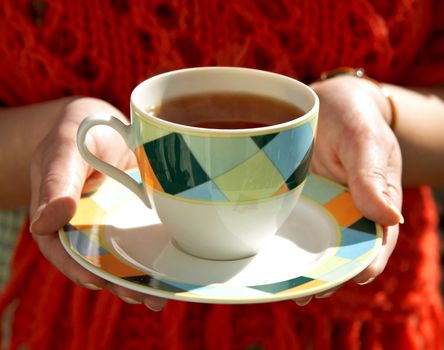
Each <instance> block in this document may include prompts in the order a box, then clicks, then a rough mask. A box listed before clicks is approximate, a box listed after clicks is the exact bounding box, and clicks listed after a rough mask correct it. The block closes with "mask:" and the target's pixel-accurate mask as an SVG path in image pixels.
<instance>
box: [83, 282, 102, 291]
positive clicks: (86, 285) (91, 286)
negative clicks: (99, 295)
mask: <svg viewBox="0 0 444 350" xmlns="http://www.w3.org/2000/svg"><path fill="white" fill-rule="evenodd" d="M81 285H82V286H83V287H85V288H88V289H91V290H101V289H102V288H101V287H99V286H96V285H95V284H92V283H81Z"/></svg>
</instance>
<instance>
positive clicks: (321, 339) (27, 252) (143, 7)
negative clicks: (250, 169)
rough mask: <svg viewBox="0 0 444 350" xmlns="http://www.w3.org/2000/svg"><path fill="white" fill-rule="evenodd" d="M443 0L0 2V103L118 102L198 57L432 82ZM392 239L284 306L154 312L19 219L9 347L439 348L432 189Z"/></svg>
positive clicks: (440, 55) (173, 307)
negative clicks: (78, 266)
mask: <svg viewBox="0 0 444 350" xmlns="http://www.w3.org/2000/svg"><path fill="white" fill-rule="evenodd" d="M443 29H444V5H443V3H442V1H439V0H437V1H435V2H433V1H432V0H395V1H385V0H377V1H369V0H353V1H335V0H320V1H311V0H300V1H291V0H281V1H268V0H245V1H236V0H225V1H222V0H217V1H216V0H215V1H203V0H194V1H186V2H185V1H179V0H169V1H166V0H152V1H143V0H134V1H127V0H108V1H91V0H88V1H87V0H79V1H69V2H68V1H66V2H61V1H56V0H51V1H50V0H47V1H44V0H18V1H12V0H4V1H3V3H2V6H1V7H0V37H1V38H2V40H1V41H0V101H2V102H3V104H5V105H7V106H15V105H23V104H26V103H32V102H40V101H44V100H48V99H54V98H57V97H60V96H66V95H73V94H77V95H88V96H97V97H100V98H103V99H105V100H108V101H109V102H111V103H113V104H115V105H116V106H117V107H119V108H121V109H122V110H124V111H126V110H127V108H128V107H127V106H128V101H129V95H130V92H131V89H132V88H133V87H134V86H135V85H136V84H137V83H138V82H139V81H141V80H143V79H145V78H146V77H148V76H151V75H153V74H156V73H159V72H163V71H166V70H171V69H177V68H181V67H189V66H199V65H237V66H248V67H256V68H262V69H267V70H271V71H275V72H279V73H283V74H287V75H290V76H293V77H296V78H299V79H301V80H304V81H307V82H310V81H312V80H314V79H315V78H317V77H318V76H319V74H320V73H321V72H322V71H325V70H329V69H332V68H335V67H338V66H361V67H364V68H366V70H367V72H368V73H369V74H370V75H371V76H373V77H375V78H378V79H382V80H384V81H392V82H403V83H415V84H432V83H438V82H440V81H442V80H443V79H444V64H443V61H444V51H443V47H444V45H443V43H444V34H443V33H444V30H443ZM404 198H405V204H404V209H403V213H404V216H405V219H406V223H405V224H404V225H403V226H402V227H401V234H400V237H399V243H398V246H397V249H396V250H395V253H394V254H393V256H392V258H391V259H390V262H389V265H388V266H387V268H386V271H384V273H383V275H382V276H380V277H379V278H378V279H377V280H376V281H375V282H373V283H371V284H369V285H366V286H358V285H355V284H353V283H348V284H346V285H345V286H344V287H343V288H341V289H340V291H338V292H337V293H336V294H335V295H333V296H332V297H330V298H326V299H320V300H314V301H312V303H310V304H309V305H308V306H306V307H303V308H301V307H298V306H296V305H295V304H294V303H293V302H292V301H288V302H279V303H273V304H260V305H232V306H229V305H205V304H193V303H184V302H175V301H170V302H169V304H168V305H167V307H166V308H165V309H164V310H163V311H162V312H160V313H154V312H150V311H149V310H147V309H146V308H145V307H143V306H140V305H135V306H134V305H127V304H125V303H123V302H122V301H121V300H119V299H118V298H116V297H115V296H113V295H112V294H111V293H109V292H107V291H100V292H92V291H89V290H86V289H84V288H82V287H79V286H75V285H74V284H72V283H71V282H70V281H69V280H67V278H66V277H64V276H63V275H62V274H61V273H60V272H59V271H58V270H57V269H56V268H54V267H53V266H52V265H51V264H50V263H49V262H47V261H46V260H45V259H44V258H43V257H42V255H41V253H40V251H39V249H38V247H37V245H36V244H35V243H34V241H33V240H32V239H31V237H30V235H29V233H28V226H27V225H25V227H24V229H23V230H22V233H21V235H20V239H19V242H18V245H17V248H16V251H15V255H14V257H13V276H12V280H11V282H10V283H9V284H8V286H7V287H6V289H5V290H4V291H3V293H2V295H1V297H0V314H2V315H4V314H5V312H6V311H7V310H8V311H11V312H12V314H13V319H12V323H11V337H10V341H9V349H19V348H20V347H21V346H25V347H26V348H27V349H29V350H34V349H36V350H42V349H67V350H69V349H75V350H77V349H94V350H97V349H172V350H180V349H209V350H213V349H214V350H216V349H217V350H219V349H230V350H231V349H234V350H236V349H250V350H252V349H273V350H274V349H277V350H279V349H307V348H312V349H314V350H318V349H319V350H325V349H330V348H338V349H372V350H376V349H403V350H404V349H407V350H409V349H415V350H418V349H427V350H430V349H432V350H435V349H441V348H442V344H443V324H444V320H443V306H442V301H441V296H440V293H439V279H440V267H439V241H438V239H439V238H438V235H437V230H436V226H437V218H436V211H435V207H434V203H433V199H432V195H431V192H430V190H428V189H427V188H420V189H418V190H408V191H405V193H404Z"/></svg>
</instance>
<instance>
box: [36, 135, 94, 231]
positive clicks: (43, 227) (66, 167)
mask: <svg viewBox="0 0 444 350" xmlns="http://www.w3.org/2000/svg"><path fill="white" fill-rule="evenodd" d="M67 131H68V130H66V129H65V132H64V134H61V135H48V137H47V138H46V139H45V140H44V141H43V142H42V143H41V144H40V146H39V147H38V149H37V150H36V153H35V156H34V159H33V162H32V165H31V208H30V216H31V226H30V229H31V232H32V233H35V234H50V233H54V232H55V231H57V230H58V229H59V228H60V227H62V226H63V225H65V224H66V223H67V222H68V221H69V220H70V219H71V218H72V217H73V215H74V213H75V211H76V208H77V202H78V200H79V198H80V195H81V192H82V188H83V185H84V183H85V180H86V177H87V175H88V174H87V173H88V166H87V165H86V163H85V162H84V161H83V159H82V158H81V156H80V154H79V153H78V151H77V146H76V143H75V141H74V140H75V136H74V135H75V132H74V135H73V136H72V138H71V135H69V134H70V133H69V132H67Z"/></svg>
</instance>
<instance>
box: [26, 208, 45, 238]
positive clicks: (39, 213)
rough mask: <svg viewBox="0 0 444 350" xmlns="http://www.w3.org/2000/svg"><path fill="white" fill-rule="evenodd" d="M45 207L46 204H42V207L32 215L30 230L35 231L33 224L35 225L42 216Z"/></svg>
mask: <svg viewBox="0 0 444 350" xmlns="http://www.w3.org/2000/svg"><path fill="white" fill-rule="evenodd" d="M44 208H45V207H44V206H41V207H39V208H38V209H37V210H36V211H35V212H34V214H33V215H32V218H31V224H30V225H29V230H30V231H31V232H33V226H34V224H35V223H36V222H37V221H38V220H39V219H40V217H41V216H42V213H43V209H44Z"/></svg>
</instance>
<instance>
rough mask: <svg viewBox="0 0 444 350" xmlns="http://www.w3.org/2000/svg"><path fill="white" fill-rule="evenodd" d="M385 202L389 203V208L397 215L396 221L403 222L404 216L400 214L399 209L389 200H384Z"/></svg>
mask: <svg viewBox="0 0 444 350" xmlns="http://www.w3.org/2000/svg"><path fill="white" fill-rule="evenodd" d="M386 202H387V204H388V205H389V207H390V209H391V210H392V211H393V212H394V213H395V214H396V216H397V217H398V223H399V224H403V223H404V216H402V214H401V212H400V211H399V209H398V208H397V207H396V206H395V205H394V204H393V203H391V202H390V201H389V200H386Z"/></svg>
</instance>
